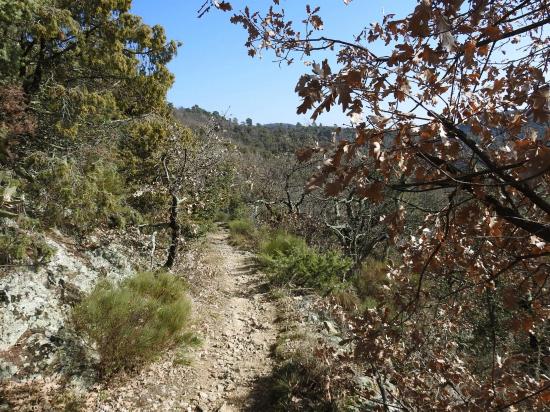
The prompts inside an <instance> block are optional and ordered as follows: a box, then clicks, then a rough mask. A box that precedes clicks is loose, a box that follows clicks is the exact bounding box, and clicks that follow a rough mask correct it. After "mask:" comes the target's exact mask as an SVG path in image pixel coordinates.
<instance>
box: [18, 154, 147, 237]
mask: <svg viewBox="0 0 550 412" xmlns="http://www.w3.org/2000/svg"><path fill="white" fill-rule="evenodd" d="M32 160H33V161H32V163H31V167H35V168H38V169H39V170H40V172H39V173H38V174H37V175H36V178H35V179H34V180H33V182H32V183H31V184H30V185H29V186H28V187H27V189H28V191H29V192H30V193H31V194H33V195H34V196H36V197H37V198H40V200H41V202H40V204H39V205H40V206H39V207H40V209H38V210H37V211H36V212H37V213H36V214H37V216H40V217H41V222H42V223H43V224H44V225H45V226H58V227H62V228H63V227H66V228H71V229H73V230H75V231H77V232H88V231H90V230H92V229H93V228H94V227H97V226H98V225H101V224H104V223H109V224H110V225H111V226H124V225H125V224H126V222H128V221H137V220H138V219H139V216H138V215H137V213H136V212H135V211H133V210H132V209H131V208H130V207H129V206H128V205H127V203H126V198H127V196H128V192H127V190H128V189H127V186H126V183H125V180H124V178H123V176H121V174H120V173H119V172H118V170H117V169H116V167H115V166H114V165H112V164H104V163H102V162H101V161H98V162H96V163H92V164H90V165H84V166H82V165H78V164H76V162H75V161H73V160H70V159H66V158H65V159H56V158H53V159H51V158H48V157H47V156H45V155H44V156H40V155H36V156H34V157H33V159H32Z"/></svg>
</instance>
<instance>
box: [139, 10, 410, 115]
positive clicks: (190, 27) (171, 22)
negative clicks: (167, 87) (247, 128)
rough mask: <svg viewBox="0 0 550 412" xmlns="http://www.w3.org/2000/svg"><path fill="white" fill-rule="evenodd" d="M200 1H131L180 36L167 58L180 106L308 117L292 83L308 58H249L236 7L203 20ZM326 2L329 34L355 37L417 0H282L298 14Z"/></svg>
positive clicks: (153, 21)
mask: <svg viewBox="0 0 550 412" xmlns="http://www.w3.org/2000/svg"><path fill="white" fill-rule="evenodd" d="M202 3H203V0H134V2H133V9H132V11H133V13H135V14H137V15H140V16H141V17H143V19H144V20H145V22H147V23H148V24H151V25H153V24H160V25H162V26H164V27H165V29H166V32H167V35H168V37H169V38H171V39H174V40H179V41H181V42H183V46H182V47H181V48H180V50H179V52H178V56H177V57H176V58H175V60H174V61H173V62H172V63H171V64H170V69H171V71H172V72H173V73H174V74H175V75H176V83H175V85H174V87H173V88H172V90H171V91H170V93H169V95H168V99H169V100H170V101H171V102H172V103H173V104H174V105H176V106H182V107H190V106H193V105H195V104H197V105H199V106H201V107H203V108H205V109H207V110H210V111H214V110H217V111H219V112H220V113H225V112H226V111H227V110H228V112H227V115H228V116H229V117H237V118H238V119H239V120H241V121H243V120H244V119H246V118H247V117H250V118H252V120H253V121H254V122H255V123H256V122H258V123H273V122H288V123H296V122H301V123H303V124H307V123H308V122H309V116H304V115H300V116H298V115H297V114H296V107H297V106H298V105H299V103H300V100H299V98H298V96H297V95H296V94H295V93H294V87H295V85H296V82H297V80H298V78H299V77H300V75H301V74H303V73H304V72H309V71H310V69H309V68H308V67H306V66H305V65H304V64H303V62H299V61H297V62H296V63H295V64H293V65H291V66H286V65H284V66H282V67H279V65H278V64H276V63H273V56H272V55H269V54H268V55H265V56H264V57H263V58H262V59H258V58H254V59H252V58H251V57H249V56H248V55H247V51H246V48H245V47H244V42H245V40H246V37H247V36H246V33H245V31H244V30H243V29H242V28H241V27H239V26H235V25H233V24H231V23H230V22H229V17H230V16H231V14H232V13H222V12H218V11H213V12H211V13H209V14H207V15H206V16H205V17H203V18H202V19H198V18H197V9H198V8H199V7H200V5H201V4H202ZM231 3H232V4H233V6H234V8H235V9H242V8H244V5H245V4H249V5H250V7H251V8H252V9H254V8H259V9H265V8H266V6H268V5H269V4H270V3H271V1H270V0H249V1H244V0H232V2H231ZM306 3H309V4H310V5H311V6H312V7H313V6H315V5H318V6H321V12H320V15H321V17H323V19H324V23H325V24H324V32H325V33H324V34H325V35H327V36H337V37H338V38H342V39H347V40H349V39H352V36H353V35H354V34H356V33H358V32H359V31H360V30H361V29H362V28H363V27H364V26H367V25H368V24H370V23H371V22H374V21H380V20H381V17H382V15H383V13H396V14H397V15H398V16H399V15H401V16H402V15H404V14H407V13H408V12H410V11H411V10H412V9H413V8H414V4H415V3H416V2H415V1H414V0H398V1H395V0H394V1H389V0H385V1H384V0H354V1H353V2H352V3H351V4H350V5H349V6H345V5H344V2H343V1H342V0H317V1H315V0H309V1H307V2H306V1H299V0H281V5H282V6H283V7H284V8H285V10H286V11H287V13H289V15H291V16H296V18H294V19H293V20H294V21H299V20H301V19H300V17H303V15H304V13H305V11H304V10H305V4H306ZM344 122H347V120H346V118H345V117H344V116H343V115H342V113H341V112H340V111H339V110H338V109H336V110H334V109H333V110H332V111H331V112H330V113H328V114H326V115H323V116H322V117H320V118H319V120H318V121H317V123H323V124H326V125H332V124H335V123H336V124H342V123H344Z"/></svg>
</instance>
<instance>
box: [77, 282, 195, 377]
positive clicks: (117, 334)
mask: <svg viewBox="0 0 550 412" xmlns="http://www.w3.org/2000/svg"><path fill="white" fill-rule="evenodd" d="M190 311H191V308H190V303H189V300H188V299H187V297H186V295H185V285H184V283H183V282H182V281H181V280H180V279H179V278H177V277H175V276H173V275H171V274H168V273H150V272H142V273H138V274H136V275H135V276H133V277H131V278H129V279H127V280H125V281H124V282H122V283H121V284H120V285H113V284H110V283H101V284H99V285H97V286H96V288H95V289H94V290H93V291H92V293H91V294H90V295H89V296H88V297H86V298H85V299H84V300H83V301H82V302H81V303H80V304H79V305H78V306H76V307H75V308H74V310H73V316H72V318H73V321H74V324H75V328H76V330H78V331H80V332H81V333H83V334H84V335H86V336H87V337H88V338H89V339H91V340H92V341H93V342H94V343H95V344H96V348H97V350H98V352H99V355H100V359H101V369H102V371H103V372H105V373H112V372H116V371H118V370H121V369H131V368H133V367H136V366H138V365H141V364H143V363H146V362H149V361H151V360H154V359H155V358H156V357H157V356H159V355H160V354H161V353H162V351H163V350H164V349H167V348H169V347H172V346H174V345H176V344H179V343H182V342H183V341H184V340H185V339H187V338H188V335H186V334H185V329H186V325H187V323H188V320H189V315H190Z"/></svg>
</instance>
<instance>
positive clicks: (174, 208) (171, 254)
mask: <svg viewBox="0 0 550 412" xmlns="http://www.w3.org/2000/svg"><path fill="white" fill-rule="evenodd" d="M169 226H170V229H171V231H172V241H171V242H170V248H169V249H168V258H167V259H166V263H165V264H164V267H166V268H168V269H172V267H173V266H174V263H175V262H176V256H177V254H178V246H179V242H180V224H179V223H178V198H177V196H176V195H175V194H173V193H172V205H171V207H170V224H169Z"/></svg>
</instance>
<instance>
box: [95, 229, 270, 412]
mask: <svg viewBox="0 0 550 412" xmlns="http://www.w3.org/2000/svg"><path fill="white" fill-rule="evenodd" d="M202 260H203V262H204V263H205V264H206V268H210V269H209V270H208V269H206V270H202V271H201V272H200V273H199V274H198V275H196V277H195V278H193V279H191V280H190V284H191V286H190V287H191V291H192V295H193V307H194V311H195V319H196V321H195V325H194V328H195V331H196V333H197V334H198V335H199V336H200V337H201V338H202V339H203V342H202V345H201V346H200V347H198V348H197V349H195V350H191V351H190V352H189V353H188V354H187V355H186V360H188V362H182V361H181V359H180V360H179V361H178V358H177V355H176V354H174V353H170V354H166V356H164V357H163V359H162V360H160V361H159V362H157V363H155V364H153V365H151V366H150V367H148V368H146V369H145V370H144V371H143V372H142V373H140V374H139V376H137V377H132V378H130V379H128V378H126V379H122V380H121V381H120V382H118V383H114V385H110V388H109V389H108V390H103V391H101V392H99V393H98V394H97V395H96V397H95V401H94V402H93V404H94V406H93V408H94V410H100V411H114V410H117V411H119V410H120V411H122V410H140V411H172V410H177V411H182V410H183V411H220V412H228V411H268V410H269V409H270V408H269V405H268V403H267V400H266V399H265V394H266V393H267V392H268V391H267V390H265V387H264V385H265V382H268V381H269V379H268V377H269V376H270V374H271V370H272V361H271V358H270V348H271V346H272V344H273V343H274V342H275V339H276V335H277V331H276V327H275V325H274V321H275V316H276V315H275V306H274V304H273V303H272V302H271V301H270V300H269V296H268V294H267V284H266V283H265V277H264V276H263V275H262V274H261V273H259V272H257V271H256V268H255V263H254V259H253V255H252V254H250V253H248V252H243V251H240V250H237V249H235V248H234V247H232V246H230V245H229V243H228V235H227V233H226V232H225V231H222V230H220V231H218V232H216V233H212V234H210V235H208V238H207V242H206V251H205V253H204V256H203V258H202ZM182 363H189V364H188V365H186V364H182Z"/></svg>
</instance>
